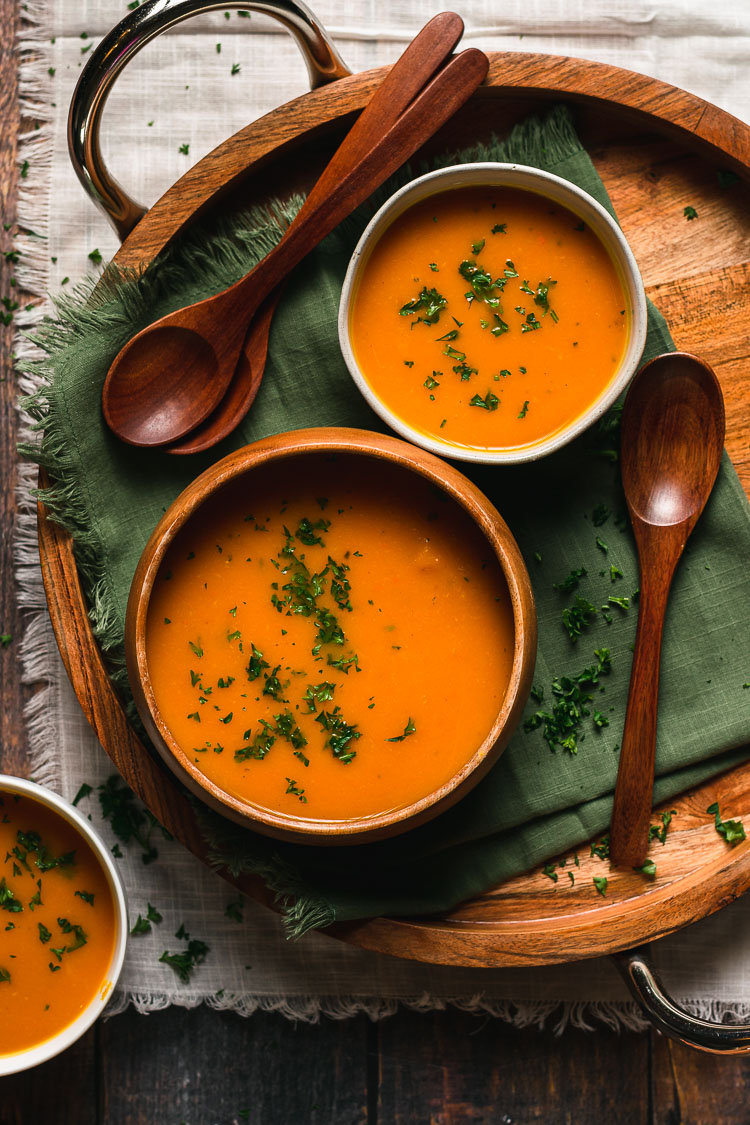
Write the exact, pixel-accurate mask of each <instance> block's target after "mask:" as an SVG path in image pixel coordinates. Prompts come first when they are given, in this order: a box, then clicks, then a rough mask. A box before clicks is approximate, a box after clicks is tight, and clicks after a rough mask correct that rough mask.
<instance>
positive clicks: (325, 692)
mask: <svg viewBox="0 0 750 1125" xmlns="http://www.w3.org/2000/svg"><path fill="white" fill-rule="evenodd" d="M335 690H336V685H335V684H332V683H330V682H329V681H328V680H323V681H322V683H319V684H308V687H307V691H306V692H305V694H304V695H303V696H302V699H303V701H304V702H305V703H306V704H307V709H308V711H315V710H317V708H318V707H319V706H320V704H321V703H327V702H328V701H329V700H331V699H333V693H334V691H335Z"/></svg>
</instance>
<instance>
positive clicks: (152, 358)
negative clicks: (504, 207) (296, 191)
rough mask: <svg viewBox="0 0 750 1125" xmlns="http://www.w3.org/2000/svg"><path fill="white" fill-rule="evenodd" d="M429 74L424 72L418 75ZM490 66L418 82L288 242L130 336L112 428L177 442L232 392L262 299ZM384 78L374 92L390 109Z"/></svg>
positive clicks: (430, 34) (115, 368) (430, 46)
mask: <svg viewBox="0 0 750 1125" xmlns="http://www.w3.org/2000/svg"><path fill="white" fill-rule="evenodd" d="M462 30H463V22H462V21H461V19H460V17H458V16H455V15H454V14H453V13H444V14H443V15H442V16H441V17H435V19H433V20H431V21H430V23H429V24H427V25H426V27H425V28H423V30H422V32H420V34H419V35H418V36H417V38H416V39H415V40H414V42H413V43H412V44H411V45H410V47H409V48H407V53H409V52H412V51H413V54H414V55H416V59H415V58H412V63H411V64H409V68H411V67H412V66H415V65H416V62H418V61H419V60H420V59H422V57H423V55H422V52H423V51H424V52H425V56H426V58H427V60H428V69H429V74H430V75H432V74H434V73H435V70H436V68H437V67H439V66H440V63H442V62H443V61H444V59H445V57H446V55H447V54H448V53H449V52H450V51H451V50H452V48H453V46H455V43H456V42H457V37H460V34H461V32H462ZM409 68H408V69H409ZM394 69H395V68H394ZM424 69H425V68H424V67H423V66H420V73H421V74H422V75H423V74H424ZM487 69H488V61H487V58H486V56H485V55H483V54H482V52H481V51H477V50H475V49H473V48H470V49H469V50H467V51H463V52H462V53H461V54H459V55H457V56H455V57H454V58H452V59H451V60H450V62H448V63H447V64H446V65H444V66H443V67H442V69H439V70H438V71H437V74H436V75H435V77H433V78H432V79H431V80H430V81H429V82H427V85H426V86H425V85H424V78H423V77H422V78H421V81H420V80H419V77H418V78H417V79H415V80H414V81H415V84H417V90H420V89H421V92H420V93H417V96H416V97H413V100H411V104H410V105H409V106H408V108H407V110H406V111H405V112H403V113H401V114H400V116H398V117H397V118H396V120H395V121H394V122H393V124H391V126H390V128H388V129H386V130H385V131H384V132H383V131H382V130H380V131H377V132H378V135H377V136H373V135H372V134H371V133H369V134H368V135H367V137H366V138H365V140H364V141H363V142H362V143H361V146H359V147H358V148H357V152H356V157H357V159H356V160H355V161H353V162H350V161H347V164H348V167H347V169H346V170H345V171H344V173H343V174H341V173H340V171H339V172H336V169H334V175H329V174H328V171H326V172H324V173H323V176H322V177H321V179H320V180H319V181H318V184H316V186H315V188H313V191H312V192H311V193H310V195H309V196H308V198H307V200H306V202H305V205H304V207H303V208H302V209H301V210H300V214H299V215H298V217H297V219H296V220H295V222H294V223H293V224H292V225H291V226H290V227H289V229H288V231H287V232H286V233H285V235H284V237H283V238H282V239H281V241H280V242H279V243H278V244H277V246H275V247H274V249H273V250H272V251H271V252H270V253H269V254H268V255H267V256H266V257H265V258H263V260H262V261H261V262H259V263H258V265H257V266H256V267H255V268H254V269H253V270H252V271H251V272H250V273H249V274H248V275H247V276H246V277H244V278H242V279H241V280H240V281H238V282H237V283H236V284H235V285H233V286H231V287H230V288H229V289H225V290H224V291H223V292H222V293H218V294H217V295H216V296H214V297H209V298H208V299H206V300H204V301H200V302H198V303H197V304H195V305H190V306H189V307H188V308H185V309H180V310H178V311H177V312H175V313H171V314H170V315H168V316H166V317H162V318H161V320H158V321H156V322H155V323H154V324H152V325H149V326H148V327H147V328H145V329H143V330H142V331H141V332H139V333H138V334H137V335H136V336H134V337H133V339H132V340H130V341H129V342H128V343H127V344H126V345H125V347H124V348H123V349H122V350H121V351H120V353H119V354H118V355H117V357H116V358H115V360H114V362H113V364H112V366H111V367H110V370H109V373H108V375H107V379H106V381H105V384H104V389H103V392H102V408H103V411H104V417H105V420H106V422H107V424H108V425H109V427H110V429H112V430H113V432H114V433H116V434H117V435H118V436H119V437H121V438H122V439H123V440H124V441H127V442H129V443H130V444H132V445H141V446H153V445H164V444H169V443H170V442H175V441H177V440H178V439H179V438H180V437H182V436H183V435H184V434H186V433H188V432H189V431H190V430H192V429H194V428H195V427H196V426H198V425H200V423H201V422H202V421H203V420H204V419H205V418H207V417H208V415H209V414H210V413H211V412H212V411H213V410H214V409H215V407H216V406H217V405H218V403H219V401H220V400H221V398H222V396H223V395H224V393H225V392H226V390H227V387H228V386H229V384H230V382H231V380H232V376H233V374H234V370H235V367H236V366H237V361H238V357H239V353H240V349H241V348H242V344H243V341H244V339H245V336H246V333H247V327H248V324H249V322H250V321H251V320H252V317H253V316H254V314H255V313H256V312H257V310H258V308H259V306H260V305H261V304H262V303H263V301H264V300H265V298H266V297H267V296H268V295H269V294H270V293H271V291H272V290H273V289H274V288H275V287H276V286H277V285H278V283H279V282H280V281H282V280H283V279H284V278H285V277H286V276H287V274H288V273H289V272H290V271H291V270H292V269H293V268H294V266H296V265H298V264H299V262H300V261H301V260H302V259H303V258H304V257H305V255H306V254H307V253H309V251H310V250H311V249H313V247H314V246H316V245H317V244H318V243H319V242H320V241H321V240H322V239H323V238H324V237H325V235H326V234H328V233H330V231H332V230H333V228H334V227H335V226H336V225H337V224H338V223H339V222H340V221H341V220H342V219H343V218H345V217H346V216H347V215H348V214H350V213H351V212H352V211H353V210H354V209H355V207H357V206H358V205H359V204H360V203H361V202H363V201H364V199H366V198H367V196H368V195H370V194H371V192H372V191H373V190H374V188H375V187H377V186H378V185H379V184H380V183H382V182H383V180H385V179H386V178H387V177H388V176H389V175H390V174H391V173H392V172H393V171H395V169H396V168H398V167H399V166H400V165H401V164H403V162H404V161H405V160H407V159H408V158H409V156H411V155H412V153H413V152H414V151H415V150H416V149H417V148H418V147H419V146H420V145H421V144H423V143H424V141H425V140H426V139H427V138H428V137H430V136H431V135H432V134H433V133H435V132H436V131H437V130H438V129H439V128H440V126H441V125H442V124H443V123H444V122H445V121H447V120H448V119H449V118H450V117H451V116H452V115H453V114H454V113H455V112H456V110H457V109H459V108H460V106H462V105H463V104H464V103H465V102H466V101H467V100H468V98H469V97H470V95H471V94H472V93H473V92H474V90H475V89H476V88H477V86H479V85H480V84H481V82H482V81H483V80H484V78H485V77H486V74H487ZM387 81H388V79H387V78H386V80H385V81H384V82H383V85H382V86H381V87H380V89H379V90H378V91H377V93H376V94H375V98H377V97H379V96H381V97H382V100H383V105H384V106H387V104H388V92H387V89H386V86H387ZM422 87H424V88H422ZM400 96H401V95H400ZM373 100H374V99H373ZM334 161H336V157H335V156H334ZM339 169H340V165H339Z"/></svg>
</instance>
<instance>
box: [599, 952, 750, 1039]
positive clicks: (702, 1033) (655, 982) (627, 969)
mask: <svg viewBox="0 0 750 1125" xmlns="http://www.w3.org/2000/svg"><path fill="white" fill-rule="evenodd" d="M612 961H613V962H614V964H615V967H616V968H617V969H618V971H619V973H620V975H621V976H622V978H623V979H624V981H625V983H626V984H627V986H628V988H629V989H630V991H631V992H632V994H633V996H634V997H635V999H636V1001H637V1003H638V1005H639V1006H640V1008H641V1009H642V1011H643V1013H644V1015H645V1016H646V1018H647V1019H648V1020H649V1022H650V1023H651V1024H652V1025H653V1026H654V1027H655V1028H656V1029H657V1031H661V1032H662V1034H663V1035H666V1036H668V1037H669V1038H670V1039H676V1040H677V1042H678V1043H684V1044H685V1045H686V1046H688V1047H695V1049H696V1050H698V1051H706V1052H708V1053H709V1054H714V1055H732V1054H734V1055H736V1054H742V1053H744V1052H747V1051H750V1025H749V1024H726V1023H711V1021H710V1020H703V1019H699V1017H698V1016H691V1015H690V1013H689V1012H686V1011H685V1009H684V1008H680V1007H679V1005H677V1004H675V1002H674V1000H672V999H671V998H670V997H669V996H668V995H667V993H666V992H665V991H664V989H663V988H662V986H661V982H660V981H659V978H658V977H657V976H656V973H655V972H654V969H653V966H652V964H651V962H650V960H649V956H648V946H646V945H641V946H638V948H636V949H626V950H623V952H622V953H614V954H613V955H612Z"/></svg>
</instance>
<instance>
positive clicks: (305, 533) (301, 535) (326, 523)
mask: <svg viewBox="0 0 750 1125" xmlns="http://www.w3.org/2000/svg"><path fill="white" fill-rule="evenodd" d="M330 526H331V521H330V520H326V519H323V518H321V519H319V520H315V521H314V522H313V521H311V520H309V519H304V518H303V519H301V520H300V521H299V526H298V528H297V530H296V531H295V533H294V535H295V538H296V539H299V541H300V543H304V544H305V545H306V546H308V547H312V546H313V544H314V543H319V544H320V546H321V547H324V546H325V543H324V542H323V540H322V539H321V538H320V536H319V535H316V534H315V532H316V531H328V528H329V527H330Z"/></svg>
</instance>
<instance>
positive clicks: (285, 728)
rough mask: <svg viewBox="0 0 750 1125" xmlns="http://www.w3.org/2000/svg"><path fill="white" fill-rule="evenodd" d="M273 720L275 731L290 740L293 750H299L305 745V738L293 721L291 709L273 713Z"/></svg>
mask: <svg viewBox="0 0 750 1125" xmlns="http://www.w3.org/2000/svg"><path fill="white" fill-rule="evenodd" d="M273 718H274V722H275V724H276V727H275V730H276V733H277V734H278V735H279V736H280V737H281V738H284V739H286V741H287V742H291V744H292V746H293V747H294V749H295V750H301V749H302V747H303V746H307V739H306V738H305V736H304V734H303V733H302V731H301V730H300V728H299V727H298V726H297V724H296V722H295V721H294V715H293V714H292V712H291V711H282V712H281V713H280V714H279V715H274V717H273Z"/></svg>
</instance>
